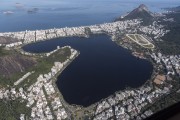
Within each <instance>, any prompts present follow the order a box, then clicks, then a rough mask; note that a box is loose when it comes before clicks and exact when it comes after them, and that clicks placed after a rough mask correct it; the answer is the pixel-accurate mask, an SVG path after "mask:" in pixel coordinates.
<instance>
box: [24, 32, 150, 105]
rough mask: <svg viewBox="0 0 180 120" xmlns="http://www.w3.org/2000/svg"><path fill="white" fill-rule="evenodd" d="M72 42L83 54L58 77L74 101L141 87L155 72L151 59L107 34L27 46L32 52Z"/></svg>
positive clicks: (91, 100)
mask: <svg viewBox="0 0 180 120" xmlns="http://www.w3.org/2000/svg"><path fill="white" fill-rule="evenodd" d="M57 45H59V46H65V45H70V46H72V48H74V49H76V50H78V51H80V55H79V56H78V57H77V58H76V59H75V60H74V61H73V62H72V63H71V64H70V65H69V66H68V67H67V68H66V69H65V70H64V71H63V72H62V74H61V75H60V76H59V77H58V81H57V86H58V88H59V89H60V91H61V92H62V94H63V96H64V99H65V100H66V101H67V102H68V103H70V104H78V105H83V106H89V105H91V104H93V103H95V102H97V101H99V100H101V99H103V98H106V97H108V96H109V95H111V94H113V93H114V92H116V91H118V90H123V89H125V88H126V87H132V88H136V87H140V86H141V85H142V84H144V83H145V82H146V81H147V80H148V79H149V78H150V76H151V73H152V70H153V67H152V65H151V63H150V62H148V61H146V60H142V59H138V58H136V57H134V56H132V55H131V53H130V52H129V51H128V50H126V49H124V48H122V47H120V46H118V45H117V44H116V43H114V42H112V41H111V39H110V37H109V36H107V35H92V36H91V37H90V38H79V37H68V38H61V39H53V40H50V41H44V42H39V43H33V44H30V45H27V46H25V47H24V48H23V49H24V50H25V51H29V52H35V53H40V52H48V51H51V50H53V49H55V48H56V47H57Z"/></svg>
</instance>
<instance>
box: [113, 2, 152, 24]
mask: <svg viewBox="0 0 180 120" xmlns="http://www.w3.org/2000/svg"><path fill="white" fill-rule="evenodd" d="M131 19H142V20H143V24H150V23H152V21H153V19H154V15H153V13H152V12H150V11H149V9H148V7H147V6H146V5H144V4H141V5H140V6H139V7H138V8H136V9H134V10H133V11H131V12H130V13H128V14H127V15H126V16H124V17H121V18H118V19H116V21H118V20H131Z"/></svg>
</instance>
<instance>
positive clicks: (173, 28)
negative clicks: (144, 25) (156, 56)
mask: <svg viewBox="0 0 180 120" xmlns="http://www.w3.org/2000/svg"><path fill="white" fill-rule="evenodd" d="M166 17H167V18H174V21H175V22H165V21H163V22H162V24H163V25H165V26H166V27H165V28H166V29H167V30H170V32H169V33H167V34H166V35H165V36H163V37H162V40H163V41H162V42H158V46H159V48H160V49H161V51H162V52H163V53H164V54H180V34H179V33H180V13H170V14H167V15H166Z"/></svg>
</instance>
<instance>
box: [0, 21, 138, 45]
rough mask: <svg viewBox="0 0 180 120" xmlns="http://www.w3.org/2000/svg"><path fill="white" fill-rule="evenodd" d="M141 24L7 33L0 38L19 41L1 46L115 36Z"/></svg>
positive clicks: (116, 23)
mask: <svg viewBox="0 0 180 120" xmlns="http://www.w3.org/2000/svg"><path fill="white" fill-rule="evenodd" d="M140 23H141V21H140V20H137V19H134V20H126V21H118V22H112V23H104V24H99V25H91V26H80V27H65V28H53V29H46V30H34V31H30V30H26V31H20V32H5V33H0V36H3V37H12V38H16V39H18V40H19V41H18V42H17V41H16V42H12V43H10V44H1V46H3V45H4V46H6V47H14V46H19V45H21V44H28V43H32V42H37V41H42V40H49V39H53V38H60V37H69V36H87V35H88V33H89V32H91V33H94V34H97V33H108V34H113V33H115V32H116V31H117V30H126V29H127V28H131V27H133V26H136V25H138V24H140Z"/></svg>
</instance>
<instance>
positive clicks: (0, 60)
mask: <svg viewBox="0 0 180 120" xmlns="http://www.w3.org/2000/svg"><path fill="white" fill-rule="evenodd" d="M36 63H37V62H36V60H35V59H34V58H31V57H26V56H22V55H6V56H1V57H0V66H1V67H0V76H3V77H6V78H9V77H11V76H12V75H14V74H17V73H19V72H25V70H27V69H28V68H29V67H31V66H34V65H35V64H36Z"/></svg>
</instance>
